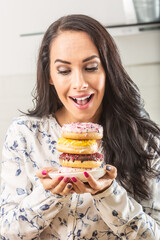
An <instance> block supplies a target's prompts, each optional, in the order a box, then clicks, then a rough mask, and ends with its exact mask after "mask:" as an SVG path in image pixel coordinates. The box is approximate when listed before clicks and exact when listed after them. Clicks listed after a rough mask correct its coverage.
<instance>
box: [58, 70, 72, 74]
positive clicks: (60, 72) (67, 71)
mask: <svg viewBox="0 0 160 240" xmlns="http://www.w3.org/2000/svg"><path fill="white" fill-rule="evenodd" d="M70 72H71V70H58V74H62V75H67V74H69V73H70Z"/></svg>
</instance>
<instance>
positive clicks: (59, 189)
mask: <svg viewBox="0 0 160 240" xmlns="http://www.w3.org/2000/svg"><path fill="white" fill-rule="evenodd" d="M51 171H57V169H55V168H51V167H48V168H43V169H40V170H39V171H38V172H37V174H36V175H37V177H38V178H39V179H40V181H41V183H42V185H43V187H44V189H45V190H49V191H50V192H51V193H53V194H58V195H61V196H65V195H68V194H70V193H71V190H72V187H73V184H72V182H71V181H70V179H69V178H68V177H63V176H60V177H56V178H54V179H52V178H50V177H49V175H48V173H49V172H51Z"/></svg>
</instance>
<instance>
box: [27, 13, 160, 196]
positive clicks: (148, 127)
mask: <svg viewBox="0 0 160 240" xmlns="http://www.w3.org/2000/svg"><path fill="white" fill-rule="evenodd" d="M67 30H73V31H83V32H86V33H88V34H89V35H90V37H91V39H92V41H93V43H94V44H95V46H96V47H97V49H98V51H99V55H100V59H101V62H102V65H103V68H104V70H105V72H106V87H105V94H104V98H103V102H102V106H103V111H102V114H101V117H100V120H99V123H100V124H102V125H103V127H104V137H103V150H104V156H105V162H106V163H110V164H113V165H114V166H116V167H117V169H118V176H117V179H118V181H119V182H120V183H121V185H122V186H123V187H124V188H125V189H126V190H127V191H130V190H131V189H132V191H133V193H134V195H135V197H137V198H143V199H147V198H149V197H150V195H151V189H150V188H149V186H148V179H150V178H153V177H156V176H158V174H159V173H158V172H156V171H155V170H154V169H152V167H151V162H152V160H153V159H154V156H155V155H154V154H153V153H152V152H150V151H149V149H152V150H153V151H154V152H157V154H160V149H158V146H157V144H156V140H155V139H156V138H159V135H160V129H159V128H158V126H157V125H156V124H155V123H154V122H153V121H151V120H150V119H149V116H148V114H147V112H146V111H145V109H144V106H143V102H142V100H141V97H140V94H139V90H138V88H137V86H136V85H135V84H134V83H133V81H132V80H131V79H130V77H129V76H128V74H127V73H126V71H125V70H124V68H123V66H122V63H121V59H120V56H119V53H118V50H117V47H116V45H115V43H114V41H113V39H112V37H111V36H110V35H109V33H108V32H107V31H106V29H105V28H104V27H103V26H102V25H101V24H100V23H99V22H98V21H96V20H95V19H93V18H91V17H88V16H85V15H68V16H65V17H62V18H60V19H59V20H57V21H56V22H54V23H53V24H52V25H51V26H50V27H49V28H48V30H47V31H46V33H45V35H44V38H43V41H42V44H41V48H40V51H39V57H38V66H37V85H36V92H35V98H34V100H35V107H34V109H33V110H32V111H29V113H28V115H30V116H37V117H43V116H46V115H49V114H51V113H55V112H56V111H57V110H58V109H59V108H61V107H62V103H61V102H60V100H59V98H58V96H57V93H56V90H55V88H54V86H53V85H50V84H49V79H50V69H49V68H50V57H49V55H50V46H51V43H52V42H53V41H54V39H55V38H56V37H57V36H58V34H59V33H61V32H63V31H67ZM145 142H148V147H147V148H146V149H144V143H145Z"/></svg>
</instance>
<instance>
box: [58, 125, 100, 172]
mask: <svg viewBox="0 0 160 240" xmlns="http://www.w3.org/2000/svg"><path fill="white" fill-rule="evenodd" d="M102 137H103V127H102V126H101V125H99V124H95V123H71V124H64V125H63V126H62V137H61V138H59V139H58V142H57V150H58V151H60V152H63V153H62V154H61V155H60V157H59V161H60V164H61V165H62V168H61V169H60V171H59V172H75V171H80V172H83V171H84V170H88V169H89V170H91V169H95V168H98V167H100V166H101V163H102V160H103V155H102V154H100V153H98V152H97V151H98V141H99V140H100V139H102Z"/></svg>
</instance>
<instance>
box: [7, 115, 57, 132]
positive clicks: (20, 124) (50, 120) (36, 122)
mask: <svg viewBox="0 0 160 240" xmlns="http://www.w3.org/2000/svg"><path fill="white" fill-rule="evenodd" d="M51 128H52V130H53V131H54V130H55V131H56V130H60V126H59V124H58V123H57V121H56V119H55V117H54V115H48V116H45V117H31V116H27V115H23V116H19V117H16V118H14V119H13V120H12V123H11V124H10V126H9V130H16V131H24V130H25V129H26V130H30V131H34V132H35V131H36V130H39V131H49V130H50V129H51Z"/></svg>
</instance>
